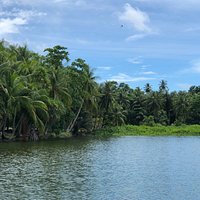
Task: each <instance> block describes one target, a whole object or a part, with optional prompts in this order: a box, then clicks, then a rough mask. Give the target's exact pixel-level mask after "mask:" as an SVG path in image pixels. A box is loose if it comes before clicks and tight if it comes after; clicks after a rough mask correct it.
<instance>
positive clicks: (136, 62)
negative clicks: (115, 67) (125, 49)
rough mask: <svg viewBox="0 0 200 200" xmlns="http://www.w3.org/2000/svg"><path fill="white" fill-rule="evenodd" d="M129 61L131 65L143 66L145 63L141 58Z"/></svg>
mask: <svg viewBox="0 0 200 200" xmlns="http://www.w3.org/2000/svg"><path fill="white" fill-rule="evenodd" d="M127 61H128V62H129V63H131V64H142V63H143V61H142V60H141V57H136V58H129V59H128V60H127Z"/></svg>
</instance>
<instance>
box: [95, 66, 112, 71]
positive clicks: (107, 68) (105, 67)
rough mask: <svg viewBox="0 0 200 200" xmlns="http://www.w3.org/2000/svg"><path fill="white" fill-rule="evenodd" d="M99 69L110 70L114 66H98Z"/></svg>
mask: <svg viewBox="0 0 200 200" xmlns="http://www.w3.org/2000/svg"><path fill="white" fill-rule="evenodd" d="M97 69H100V70H105V71H109V70H111V69H112V67H108V66H101V67H97Z"/></svg>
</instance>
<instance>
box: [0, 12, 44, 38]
mask: <svg viewBox="0 0 200 200" xmlns="http://www.w3.org/2000/svg"><path fill="white" fill-rule="evenodd" d="M44 15H46V13H42V12H37V11H34V10H18V9H13V10H11V11H8V12H7V11H3V12H0V30H1V31H0V36H4V35H6V34H10V33H19V32H20V27H22V26H23V25H26V24H28V22H29V20H31V19H32V18H33V17H40V16H44Z"/></svg>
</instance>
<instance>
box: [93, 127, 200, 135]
mask: <svg viewBox="0 0 200 200" xmlns="http://www.w3.org/2000/svg"><path fill="white" fill-rule="evenodd" d="M95 135H96V136H103V137H104V136H200V125H182V126H144V125H142V126H134V125H124V126H118V127H107V128H104V129H101V130H97V131H96V132H95Z"/></svg>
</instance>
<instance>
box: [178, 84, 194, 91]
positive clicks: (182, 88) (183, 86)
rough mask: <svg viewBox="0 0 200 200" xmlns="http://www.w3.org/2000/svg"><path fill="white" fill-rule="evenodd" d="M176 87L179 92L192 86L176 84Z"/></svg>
mask: <svg viewBox="0 0 200 200" xmlns="http://www.w3.org/2000/svg"><path fill="white" fill-rule="evenodd" d="M177 86H178V88H179V89H181V90H188V89H189V88H190V87H191V86H192V85H191V84H188V83H178V84H177Z"/></svg>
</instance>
